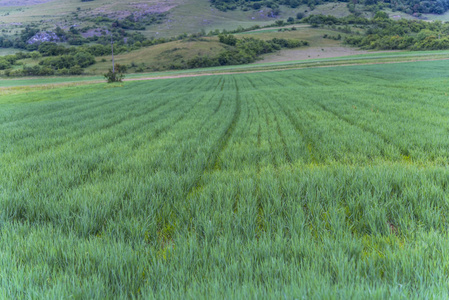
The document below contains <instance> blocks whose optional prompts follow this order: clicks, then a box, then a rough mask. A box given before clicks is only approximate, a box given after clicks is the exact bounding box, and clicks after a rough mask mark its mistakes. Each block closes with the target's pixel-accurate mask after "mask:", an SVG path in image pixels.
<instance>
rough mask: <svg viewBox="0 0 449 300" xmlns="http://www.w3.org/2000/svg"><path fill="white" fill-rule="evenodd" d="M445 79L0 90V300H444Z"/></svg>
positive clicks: (349, 74)
mask: <svg viewBox="0 0 449 300" xmlns="http://www.w3.org/2000/svg"><path fill="white" fill-rule="evenodd" d="M448 69H449V62H448V61H435V62H414V63H404V64H390V65H370V66H349V67H333V68H315V69H304V70H290V71H283V72H268V73H255V74H235V75H218V76H206V77H198V78H179V79H166V80H157V81H141V82H127V83H124V84H121V85H117V84H116V85H107V84H91V85H83V86H82V87H79V86H71V87H60V88H54V89H52V90H46V89H41V90H34V91H33V90H28V91H27V94H23V93H22V90H21V89H24V88H21V89H17V93H14V92H13V91H14V90H12V92H11V93H10V94H8V95H6V96H2V97H0V140H1V141H2V142H1V143H0V212H1V213H0V216H1V227H2V234H1V235H0V253H1V255H0V265H1V268H0V278H1V279H0V286H1V287H2V288H0V294H1V297H2V298H5V299H17V298H19V299H20V298H27V297H29V296H30V295H33V296H32V297H35V298H58V299H60V298H70V297H73V298H75V299H77V298H84V299H106V298H108V299H110V298H133V297H137V298H143V299H148V298H152V297H157V298H190V299H197V298H229V297H230V298H243V297H246V298H249V299H251V298H273V299H280V298H287V299H292V298H303V297H304V298H316V299H328V298H335V299H349V298H357V299H360V298H362V297H367V298H370V299H372V298H374V299H385V298H395V299H413V298H444V297H446V296H447V294H448V292H449V286H448V285H447V274H448V270H449V264H448V262H449V254H448V252H447V251H446V249H448V247H449V238H448V226H447V224H448V223H447V222H448V220H447V217H448V214H449V206H448V196H449V190H448V188H449V171H448V159H449V135H448V130H449V125H448V122H447V115H448V113H449V96H448V92H449V91H448V88H447V78H448V75H449V74H448V71H447V70H448Z"/></svg>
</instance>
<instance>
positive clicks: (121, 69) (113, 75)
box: [104, 64, 126, 83]
mask: <svg viewBox="0 0 449 300" xmlns="http://www.w3.org/2000/svg"><path fill="white" fill-rule="evenodd" d="M124 73H126V66H124V65H121V64H116V65H115V70H112V68H110V69H109V71H108V72H107V73H106V74H104V77H105V78H106V80H107V81H108V83H112V82H122V81H123V78H125V75H124Z"/></svg>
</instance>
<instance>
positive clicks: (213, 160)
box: [185, 80, 241, 199]
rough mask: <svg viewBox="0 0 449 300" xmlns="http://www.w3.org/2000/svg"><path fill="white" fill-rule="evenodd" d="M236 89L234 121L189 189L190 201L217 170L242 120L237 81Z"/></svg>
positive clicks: (186, 194) (218, 141)
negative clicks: (208, 177) (208, 175)
mask: <svg viewBox="0 0 449 300" xmlns="http://www.w3.org/2000/svg"><path fill="white" fill-rule="evenodd" d="M235 89H236V97H235V102H236V103H235V105H236V106H235V111H234V115H233V117H232V120H231V122H230V124H229V125H228V127H227V128H226V130H225V132H224V133H223V135H222V136H221V137H220V138H219V139H218V140H217V142H216V143H215V146H214V147H212V151H211V153H210V154H209V157H208V158H207V161H206V163H205V166H204V168H203V170H202V171H201V172H200V174H198V177H197V178H196V179H195V180H194V182H193V184H192V185H191V186H190V187H189V188H188V190H187V192H186V193H185V198H186V199H189V198H190V197H191V196H192V193H193V192H194V191H195V190H196V189H198V188H200V187H201V186H202V185H203V184H204V183H203V176H204V174H205V173H207V172H211V171H213V170H214V169H215V168H216V165H217V162H218V160H219V157H220V154H221V153H222V152H223V151H224V150H225V149H226V147H227V146H228V143H229V140H230V138H231V136H232V134H233V133H234V131H235V127H236V126H237V122H238V120H239V119H240V114H241V99H240V92H239V87H238V84H237V81H236V80H235ZM217 111H218V110H217ZM214 114H215V113H214Z"/></svg>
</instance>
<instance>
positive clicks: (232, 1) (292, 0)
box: [210, 0, 449, 17]
mask: <svg viewBox="0 0 449 300" xmlns="http://www.w3.org/2000/svg"><path fill="white" fill-rule="evenodd" d="M210 2H211V4H212V5H213V6H214V7H216V8H218V9H220V10H222V11H227V10H235V9H242V10H251V9H254V10H258V9H261V8H265V7H267V8H270V9H271V16H272V17H276V16H277V15H278V14H279V13H280V10H279V6H280V5H285V6H288V7H291V8H297V7H298V6H300V5H307V6H309V8H310V9H311V10H313V9H314V8H315V6H317V5H320V4H323V3H326V2H336V1H334V0H251V1H247V0H210ZM338 2H344V3H347V6H348V8H349V10H350V11H351V12H355V5H356V4H357V5H358V6H360V7H362V9H363V10H369V11H378V10H380V9H383V8H391V9H392V10H393V11H402V12H405V13H407V14H417V15H419V14H422V13H425V14H443V13H444V12H446V11H447V10H449V1H448V0H430V1H421V0H401V1H390V0H360V1H347V0H338Z"/></svg>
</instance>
